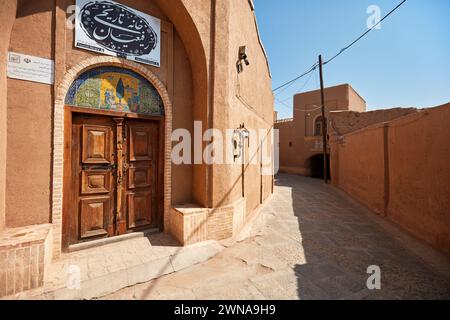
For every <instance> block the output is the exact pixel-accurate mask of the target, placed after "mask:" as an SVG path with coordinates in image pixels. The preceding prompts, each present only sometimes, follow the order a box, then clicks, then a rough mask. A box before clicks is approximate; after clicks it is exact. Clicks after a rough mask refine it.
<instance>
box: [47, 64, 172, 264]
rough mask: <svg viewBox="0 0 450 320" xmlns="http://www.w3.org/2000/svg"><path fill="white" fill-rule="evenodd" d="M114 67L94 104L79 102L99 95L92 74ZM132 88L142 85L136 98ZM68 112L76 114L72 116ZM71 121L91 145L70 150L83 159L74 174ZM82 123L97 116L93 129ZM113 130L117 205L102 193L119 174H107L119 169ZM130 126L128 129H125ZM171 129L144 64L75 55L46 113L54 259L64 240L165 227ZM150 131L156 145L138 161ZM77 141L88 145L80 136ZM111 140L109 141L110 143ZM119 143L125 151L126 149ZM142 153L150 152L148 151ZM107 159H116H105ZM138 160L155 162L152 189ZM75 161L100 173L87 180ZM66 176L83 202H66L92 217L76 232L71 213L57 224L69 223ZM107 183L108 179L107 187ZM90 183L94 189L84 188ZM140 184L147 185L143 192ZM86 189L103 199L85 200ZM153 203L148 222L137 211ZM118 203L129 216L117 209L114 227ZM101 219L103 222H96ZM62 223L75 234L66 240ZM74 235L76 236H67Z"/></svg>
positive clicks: (167, 106) (164, 99)
mask: <svg viewBox="0 0 450 320" xmlns="http://www.w3.org/2000/svg"><path fill="white" fill-rule="evenodd" d="M100 67H101V68H109V69H104V70H99V69H98V68H100ZM115 68H116V69H115ZM115 71H117V73H119V74H121V75H120V76H119V78H117V77H116V78H115V80H114V77H113V78H110V82H113V84H114V85H113V84H111V83H109V84H105V85H103V86H101V89H100V90H102V91H101V93H102V94H103V97H102V101H99V104H98V105H97V107H96V105H95V104H92V103H86V101H92V100H93V99H94V97H100V94H98V92H97V93H96V92H95V90H93V89H92V87H93V86H94V83H95V82H97V83H99V81H100V80H99V79H96V76H97V77H99V76H100V75H104V76H105V77H111V74H110V73H111V72H112V73H114V72H115ZM88 72H91V74H90V76H91V77H88ZM108 73H109V74H108ZM122 76H123V78H122ZM127 77H131V78H133V79H134V80H130V79H127ZM121 78H122V81H121V82H122V84H121V85H119V80H120V79H121ZM87 79H91V80H87ZM114 81H116V82H114ZM130 81H131V82H130ZM133 81H134V84H133ZM80 83H83V84H85V85H87V87H86V88H81V85H80ZM122 85H123V90H122ZM136 85H137V86H139V90H141V89H142V88H143V87H144V88H143V89H142V91H139V92H140V94H139V98H138V97H136V96H137V91H134V93H135V94H134V95H132V93H133V90H132V89H133V88H134V89H136ZM75 86H78V89H77V90H79V89H80V88H81V92H87V94H86V95H85V98H86V99H85V100H83V99H84V98H83V99H82V98H77V97H75V98H74V97H73V92H74V87H75ZM112 88H114V92H112V93H114V98H116V99H117V100H116V101H115V104H116V105H114V102H113V101H112V100H111V99H112V98H113V97H112V96H111V95H110V93H111V91H113V90H112ZM107 90H109V91H110V92H109V93H108V94H107V95H106V94H105V93H106V91H107ZM75 91H76V90H75ZM117 91H118V92H117ZM149 95H150V96H151V97H153V98H154V99H153V100H152V102H151V103H148V102H147V103H145V102H144V103H140V100H139V99H148V98H149ZM106 96H107V97H108V99H109V107H108V104H107V103H106V102H105V98H106ZM71 99H72V100H71ZM73 99H75V100H73ZM121 99H122V100H121ZM155 102H156V104H157V105H159V106H160V108H159V109H157V108H156V109H155V108H152V105H153V106H154V105H155V104H154V103H155ZM70 104H75V105H70ZM80 104H85V105H80ZM117 104H118V105H117ZM117 107H119V108H117ZM73 115H75V116H76V117H73ZM95 117H100V118H102V117H103V120H101V119H100V120H99V119H98V118H97V120H92V119H95ZM105 117H106V118H105ZM74 118H77V119H75V120H76V121H75V124H76V125H78V126H79V129H77V130H78V132H82V131H83V130H84V132H85V136H86V137H87V136H89V135H90V136H89V138H90V140H91V141H89V142H92V143H91V145H92V147H90V149H89V150H85V151H84V154H83V150H81V151H80V150H78V151H77V152H78V153H79V156H80V159H88V161H87V162H91V163H81V160H80V164H79V166H78V169H77V168H75V171H77V170H79V172H78V173H76V172H75V173H74V174H72V167H73V165H72V150H71V148H72V146H73V144H74V143H72V138H73V131H72V128H73V123H72V122H73V120H74ZM121 118H122V119H123V120H122V119H121ZM87 119H89V120H87ZM105 119H109V120H105ZM111 119H112V120H111ZM83 121H88V122H89V121H97V122H98V123H96V124H95V125H98V126H99V127H100V129H101V130H92V131H91V132H89V129H96V128H90V127H89V125H90V124H89V123H82V122H83ZM105 121H106V122H105ZM111 121H112V122H111ZM156 123H158V125H156ZM119 127H121V128H122V132H123V134H125V138H126V139H128V140H125V143H123V144H122V150H123V151H124V152H123V157H124V158H123V159H124V161H123V162H122V168H125V169H126V170H127V172H126V173H127V174H126V175H122V177H121V179H122V181H123V188H126V190H125V191H123V192H122V197H118V199H121V200H122V204H120V203H119V206H117V195H116V196H115V197H116V198H114V199H113V198H110V199H109V200H107V197H113V196H114V195H113V194H112V193H113V192H114V190H115V188H116V186H115V185H111V184H112V183H115V182H116V181H117V178H118V177H119V175H118V174H116V175H115V174H114V173H113V172H112V171H113V170H115V169H116V168H117V169H118V168H119V165H118V163H117V162H118V161H117V154H118V151H117V150H118V148H117V147H114V143H116V145H117V141H118V140H119V139H117V133H118V128H119ZM97 129H98V128H97ZM132 129H133V132H131V130H132ZM171 130H172V104H171V101H170V98H169V94H168V92H167V89H166V87H165V86H164V84H163V83H162V82H161V81H160V80H159V79H158V78H157V77H156V76H155V75H154V74H153V73H152V72H151V71H150V70H149V69H148V68H145V67H143V66H141V65H139V64H137V63H133V62H130V61H122V60H120V59H117V58H113V57H94V58H89V59H86V60H83V61H82V62H80V63H79V64H77V65H75V66H74V67H73V68H72V69H70V70H69V71H68V72H67V73H66V75H65V78H64V80H63V81H62V83H61V85H60V86H59V87H58V93H57V98H56V101H55V111H54V149H53V159H54V161H53V183H52V200H53V209H52V226H53V257H54V258H56V257H58V256H59V255H60V253H61V249H62V247H67V246H68V245H69V244H70V243H74V242H79V241H81V242H84V241H89V240H91V239H92V240H93V239H97V238H102V237H109V236H111V235H112V236H115V235H118V234H122V233H127V232H133V231H137V230H142V229H143V228H152V227H154V226H156V227H158V228H159V229H160V230H161V229H162V228H164V230H167V229H168V223H167V220H168V219H169V213H170V203H171V192H170V191H171V179H170V177H171V162H170V150H171V143H170V135H171ZM155 131H157V132H158V141H157V143H156V145H157V146H156V147H153V148H152V151H151V152H156V153H157V154H156V155H155V154H152V159H150V160H148V159H145V155H143V154H142V153H145V150H144V149H145V148H142V147H141V146H142V141H145V139H146V137H145V134H146V133H147V134H148V135H147V136H150V135H151V133H152V132H155ZM130 133H131V134H133V135H135V136H136V139H135V141H130V138H129V137H130ZM111 137H112V138H111ZM77 138H78V139H79V141H80V143H78V145H79V146H80V148H82V146H83V145H82V144H83V140H82V139H83V138H84V137H83V136H82V135H81V133H80V135H79V136H77ZM105 139H106V140H109V141H110V143H109V144H108V143H103V146H104V147H99V146H101V145H102V142H103V140H105ZM135 142H137V143H135ZM85 143H88V142H86V141H85ZM75 144H76V143H75ZM111 144H113V145H112V146H111ZM133 144H134V145H136V146H137V145H139V146H138V147H137V150H136V151H137V152H136V154H135V157H134V158H130V155H131V152H129V151H130V150H129V148H128V146H131V145H133ZM144 144H145V143H144ZM126 148H128V150H127V149H126ZM99 150H100V151H103V152H104V153H105V155H106V156H107V157H106V158H108V156H110V158H109V159H111V161H109V163H107V162H106V160H108V159H106V160H105V159H99V155H100V154H101V152H98V151H99ZM89 154H91V155H92V154H94V157H93V158H94V159H89V158H88V157H84V156H86V155H89ZM147 155H150V151H149V153H147ZM154 156H156V157H157V161H156V160H154V158H153V157H154ZM114 157H116V158H114ZM113 159H116V160H115V161H112V160H113ZM130 159H132V161H131V162H132V163H130ZM145 161H150V162H153V161H155V164H154V165H152V166H154V167H155V170H157V172H156V176H155V177H154V181H156V184H157V188H156V189H155V188H153V186H147V185H148V184H149V183H147V182H148V180H147V181H146V179H147V178H148V175H146V170H145V169H144V167H145V166H146V163H145ZM96 162H97V163H99V164H98V166H99V167H98V168H97V167H96V166H97V163H96ZM83 165H84V166H85V167H84V168H85V169H86V171H94V172H95V171H96V170H97V169H99V171H100V174H99V175H95V174H94V175H93V176H92V177H87V175H88V173H87V172H86V173H83V172H82V171H83V170H84V168H83ZM152 166H151V167H152ZM105 167H107V168H105ZM147 167H148V166H147ZM152 170H153V169H152ZM105 171H109V173H105ZM91 173H93V172H89V175H90V174H91ZM109 175H110V176H112V178H111V177H108V176H109ZM83 177H84V178H83ZM73 179H78V180H79V182H77V183H78V186H77V187H76V188H75V189H77V190H76V191H77V192H79V194H78V196H79V197H80V196H81V197H85V200H86V201H84V202H82V201H81V199H79V200H80V204H77V205H76V206H74V207H75V208H76V210H80V206H81V205H84V209H86V210H87V212H91V213H93V214H92V215H89V214H87V215H86V217H96V218H95V219H93V220H92V221H90V222H89V219H85V220H83V223H85V227H84V229H81V225H82V222H80V221H81V217H80V216H78V217H77V218H76V219H77V221H75V220H73V219H74V218H73V217H72V222H74V221H75V226H73V225H71V223H70V222H69V223H65V222H68V221H70V219H67V217H69V214H70V212H71V210H70V209H68V208H70V206H71V203H70V202H71V201H74V200H73V198H72V196H73V195H72V194H71V193H70V192H69V193H68V192H66V191H67V190H69V191H70V190H71V188H73V185H72V180H73ZM83 179H84V180H83ZM133 179H134V180H135V181H134V182H136V183H138V185H136V183H135V185H134V186H133V185H132V183H133ZM83 183H84V189H81V184H83ZM108 183H109V184H110V185H109V186H108ZM92 187H94V189H96V190H90V189H91V188H92ZM97 187H99V188H97ZM134 188H135V189H136V191H137V192H132V191H134V190H135V189H134ZM145 188H148V189H147V190H145ZM75 189H74V190H75ZM131 189H133V190H131ZM150 189H151V191H150ZM97 191H99V193H98V194H95V192H97ZM90 192H92V194H93V196H92V198H95V197H98V199H97V200H100V199H99V198H100V197H101V196H103V197H104V201H103V202H102V201H99V202H97V203H91V202H90V198H89V197H90V195H91V193H90ZM146 192H147V193H151V196H152V197H156V200H155V202H152V199H150V201H149V200H148V198H146V197H145V196H142V195H143V194H145V193H146ZM100 193H101V195H100ZM110 193H111V194H110ZM63 196H64V197H63ZM134 200H135V201H134ZM155 203H156V204H157V209H156V210H157V212H156V215H155V214H154V213H152V216H150V220H149V219H148V217H145V216H142V215H141V213H142V212H143V211H142V210H141V209H142V208H145V207H152V206H153V205H154V204H155ZM72 205H73V204H72ZM122 206H129V207H128V209H130V208H131V210H133V212H134V213H133V214H131V215H130V214H128V213H123V212H122V217H125V219H122V220H121V221H122V223H120V224H118V223H117V220H114V219H116V216H117V207H122ZM111 208H112V209H111ZM86 210H85V211H86ZM105 212H109V214H108V215H106V214H103V215H102V213H105ZM72 214H73V212H72ZM83 219H84V218H83ZM102 219H103V220H104V221H102ZM119 221H120V220H119ZM89 224H91V227H89ZM70 228H72V232H75V231H76V232H77V235H76V236H72V238H71V237H69V236H68V235H69V233H70V231H68V229H70ZM102 230H103V231H102ZM82 234H83V236H82ZM74 238H75V239H76V240H73V239H74ZM70 239H72V241H69V240H70ZM80 239H81V240H80Z"/></svg>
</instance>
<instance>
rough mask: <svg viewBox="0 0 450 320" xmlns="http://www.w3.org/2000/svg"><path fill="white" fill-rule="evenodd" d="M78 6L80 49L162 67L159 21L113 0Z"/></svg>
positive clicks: (81, 0)
mask: <svg viewBox="0 0 450 320" xmlns="http://www.w3.org/2000/svg"><path fill="white" fill-rule="evenodd" d="M76 3H77V9H76V19H75V24H76V27H75V46H76V47H78V48H82V49H86V50H91V51H95V52H100V53H103V54H107V55H112V56H117V57H122V58H126V59H129V60H133V61H136V62H140V63H145V64H149V65H153V66H156V67H159V66H160V52H161V45H160V41H161V21H160V20H159V19H157V18H155V17H152V16H150V15H147V14H145V13H142V12H139V11H137V10H134V9H132V8H129V7H126V6H124V5H121V4H118V3H116V2H114V1H109V0H108V1H97V0H77V2H76Z"/></svg>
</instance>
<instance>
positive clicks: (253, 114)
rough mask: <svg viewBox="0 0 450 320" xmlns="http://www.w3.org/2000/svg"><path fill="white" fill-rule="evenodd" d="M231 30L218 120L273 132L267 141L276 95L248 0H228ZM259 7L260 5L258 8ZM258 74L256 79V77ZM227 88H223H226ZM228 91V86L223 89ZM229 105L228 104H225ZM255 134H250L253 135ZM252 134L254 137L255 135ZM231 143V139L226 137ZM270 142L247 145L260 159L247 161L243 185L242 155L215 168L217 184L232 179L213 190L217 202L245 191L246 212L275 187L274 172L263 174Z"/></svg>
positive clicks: (250, 153) (254, 157)
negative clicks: (244, 57) (242, 57)
mask: <svg viewBox="0 0 450 320" xmlns="http://www.w3.org/2000/svg"><path fill="white" fill-rule="evenodd" d="M228 5H229V17H230V23H229V31H228V32H229V35H228V44H226V45H225V46H224V48H223V49H224V52H225V53H226V54H227V55H228V58H227V64H226V65H225V66H224V70H223V72H226V75H227V77H228V79H229V81H228V99H229V100H228V103H226V104H225V107H224V108H223V112H221V111H220V110H217V109H216V110H215V111H214V114H215V117H214V121H215V122H214V126H215V127H216V126H217V124H219V123H221V122H222V120H221V119H220V118H223V120H224V122H223V123H222V124H219V126H220V127H223V128H227V129H228V128H229V129H237V128H239V126H240V125H242V124H243V125H245V128H247V129H249V130H250V129H251V130H256V131H258V130H260V129H264V130H266V132H267V133H268V135H269V136H267V137H264V138H265V139H266V141H270V140H271V134H272V133H273V131H272V129H273V123H274V112H273V111H274V108H273V107H274V98H273V94H272V84H271V76H270V70H269V67H268V61H267V57H266V55H265V52H264V48H263V45H262V43H261V39H260V38H259V34H258V29H257V25H256V17H255V14H254V11H253V10H252V6H251V4H250V2H249V1H241V0H229V1H228ZM256 10H257V8H256ZM244 45H245V46H246V47H247V54H248V60H249V62H250V65H248V66H247V65H245V63H243V71H242V72H241V73H238V72H237V67H236V63H237V61H238V57H239V47H240V46H244ZM256 79H257V81H255V80H256ZM222 92H223V91H222ZM224 93H225V92H224ZM227 109H228V110H227ZM250 139H252V137H250ZM253 139H254V138H253ZM248 142H249V143H250V144H253V143H255V144H258V141H248ZM226 143H227V144H228V145H230V144H231V142H230V141H227V142H226ZM271 146H272V144H271V143H268V145H267V146H266V147H267V149H266V150H262V149H260V148H255V149H256V150H254V151H252V150H250V149H249V148H248V145H247V146H246V147H245V148H246V160H247V162H248V161H249V160H256V161H255V163H254V164H253V163H250V164H247V165H246V166H245V170H244V186H243V189H244V190H242V166H241V161H240V159H239V160H237V161H236V163H235V164H234V165H232V166H228V168H226V167H223V168H220V167H219V169H218V170H216V171H215V173H214V174H215V177H214V181H215V184H214V186H218V187H220V186H221V185H222V184H221V182H220V181H224V179H228V190H226V189H225V188H224V189H222V190H219V192H217V191H218V190H217V189H216V190H214V197H215V198H214V203H220V202H221V201H222V199H225V200H226V202H225V203H234V202H236V201H238V200H239V199H240V198H241V197H242V194H244V196H245V201H246V202H245V203H246V213H247V215H249V214H250V213H252V211H253V210H254V209H255V208H256V207H258V206H259V205H260V204H261V202H262V201H264V200H265V199H266V198H267V197H268V196H269V195H270V194H271V193H272V184H273V178H272V176H271V175H263V176H262V177H261V168H260V164H261V153H262V152H263V153H265V154H266V155H268V156H269V157H270V158H271V159H272V158H273V157H272V153H273V148H272V147H271Z"/></svg>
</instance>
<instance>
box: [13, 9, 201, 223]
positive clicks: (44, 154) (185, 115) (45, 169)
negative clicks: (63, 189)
mask: <svg viewBox="0 0 450 320" xmlns="http://www.w3.org/2000/svg"><path fill="white" fill-rule="evenodd" d="M121 2H122V3H124V4H127V5H131V6H132V7H133V8H136V9H137V10H140V11H143V12H146V13H149V14H151V15H153V16H157V17H159V18H161V19H162V20H165V21H166V20H167V17H166V16H165V15H164V14H163V13H162V12H161V10H160V9H159V8H158V6H157V5H155V4H152V3H151V2H136V1H121ZM54 4H55V1H51V0H45V1H39V2H31V1H21V2H20V3H19V11H18V17H17V19H16V21H15V23H14V27H13V30H12V34H11V43H10V47H9V50H11V51H17V52H20V53H26V54H30V55H35V56H39V57H44V58H49V59H55V64H56V65H55V73H56V85H57V84H58V81H60V80H61V79H62V76H63V75H64V73H65V72H66V71H67V70H68V69H70V68H71V67H72V66H73V65H75V64H77V63H78V62H80V61H81V60H84V59H86V58H88V57H92V56H95V53H91V52H89V51H85V50H79V49H76V48H75V47H74V43H73V42H74V40H73V38H74V31H73V30H71V29H68V28H67V26H66V18H67V17H69V16H70V15H71V14H72V12H70V10H67V8H68V6H69V5H71V4H74V1H57V4H58V7H57V10H55V9H56V8H55V7H54ZM55 17H57V18H55ZM56 24H57V25H58V28H57V29H56V27H55V25H56ZM55 30H56V34H55ZM170 42H171V43H172V45H173V52H169V51H168V50H169V43H170ZM55 43H56V44H55ZM55 47H56V55H55ZM171 54H172V55H173V65H171V66H170V65H169V62H170V61H169V60H170V58H171ZM149 68H150V70H151V71H152V72H154V73H155V74H157V76H158V77H159V78H160V79H161V80H162V81H163V82H164V83H165V85H166V86H167V87H168V88H169V91H170V92H171V95H172V96H171V99H172V101H173V110H174V120H173V125H174V129H176V128H178V127H183V128H186V129H188V130H190V131H192V126H193V88H192V73H191V67H190V63H189V59H188V57H187V54H186V50H185V48H184V45H183V43H182V41H181V40H180V37H179V36H178V34H177V33H176V32H174V35H173V38H172V39H170V38H168V34H167V33H163V37H162V67H161V68H153V67H149ZM171 68H173V69H171ZM24 92H26V93H27V94H26V95H24ZM52 110H53V88H52V86H49V85H45V84H39V83H33V82H27V81H19V80H13V79H8V117H7V119H8V120H7V121H8V143H7V154H8V162H7V174H6V176H7V178H6V209H7V210H6V212H7V213H6V225H7V226H8V227H18V226H24V225H31V224H40V223H47V222H49V220H50V200H51V199H50V192H51V191H50V190H51V186H50V183H51V163H52V162H51V161H52V160H51V157H52V151H51V146H52V114H53V111H52ZM30 152H31V153H32V157H30ZM172 177H173V180H174V181H179V183H176V184H173V194H172V197H173V198H172V199H173V203H182V202H190V201H192V185H193V184H192V180H193V178H192V167H191V166H190V165H182V166H174V168H173V174H172Z"/></svg>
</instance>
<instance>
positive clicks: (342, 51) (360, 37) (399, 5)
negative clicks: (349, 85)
mask: <svg viewBox="0 0 450 320" xmlns="http://www.w3.org/2000/svg"><path fill="white" fill-rule="evenodd" d="M405 2H406V0H403V1H402V2H400V3H399V4H398V5H397V6H396V7H395V8H394V9H392V10H391V11H389V13H388V14H386V15H385V16H384V17H383V18H382V19H381V20H380V21H378V22H377V23H376V24H375V25H373V26H372V28H370V29H369V30H367V31H366V32H364V33H363V34H362V35H360V36H359V37H358V38H356V39H355V40H354V41H353V42H352V43H350V44H349V45H348V46H346V47H344V48H342V49H341V51H339V52H338V53H337V54H335V55H334V56H333V57H332V58H331V59H329V60H327V61H325V62H324V63H323V64H324V65H326V64H327V63H330V62H331V61H333V60H334V59H336V58H337V57H339V56H340V55H341V54H342V53H344V51H346V50H348V49H350V47H351V46H353V45H354V44H355V43H357V42H358V41H359V40H361V39H362V38H363V37H364V36H365V35H367V34H368V33H369V32H370V31H372V30H373V29H375V27H376V26H378V25H379V24H380V23H381V22H383V20H384V19H386V18H387V17H389V16H390V15H391V14H392V13H393V12H394V11H395V10H397V9H398V8H400V7H401V5H402V4H404V3H405Z"/></svg>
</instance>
